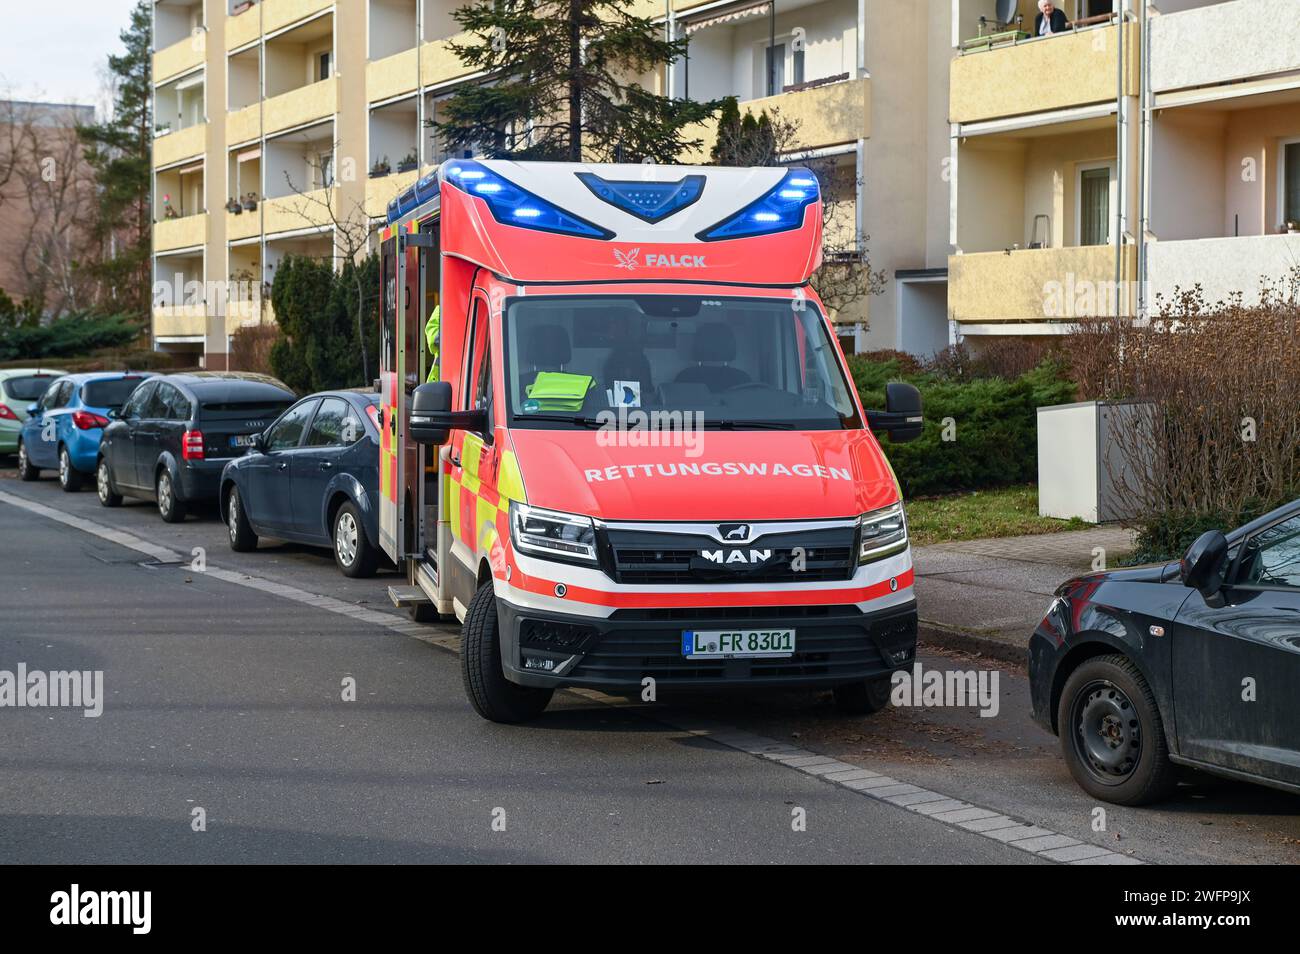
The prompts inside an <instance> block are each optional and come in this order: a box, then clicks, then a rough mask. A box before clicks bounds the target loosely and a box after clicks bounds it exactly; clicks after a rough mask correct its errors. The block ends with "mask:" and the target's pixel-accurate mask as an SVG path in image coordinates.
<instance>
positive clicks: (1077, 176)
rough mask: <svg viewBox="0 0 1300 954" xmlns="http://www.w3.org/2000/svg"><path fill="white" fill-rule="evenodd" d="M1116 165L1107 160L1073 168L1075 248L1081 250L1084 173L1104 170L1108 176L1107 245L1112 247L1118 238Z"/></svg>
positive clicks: (1112, 161)
mask: <svg viewBox="0 0 1300 954" xmlns="http://www.w3.org/2000/svg"><path fill="white" fill-rule="evenodd" d="M1117 168H1118V167H1117V163H1116V161H1115V160H1114V159H1107V160H1105V161H1104V162H1081V163H1079V164H1078V165H1076V166H1075V167H1074V244H1075V246H1076V247H1077V248H1083V247H1084V245H1083V174H1084V173H1085V172H1094V171H1096V170H1097V169H1105V170H1106V172H1107V174H1108V179H1109V183H1110V187H1109V189H1108V190H1107V197H1106V218H1107V220H1108V221H1107V225H1106V235H1107V240H1106V244H1107V245H1114V244H1115V240H1116V239H1117V238H1118V235H1117V234H1116V222H1115V210H1116V208H1117V205H1116V203H1117V202H1118V201H1119V183H1118V181H1116V172H1117ZM1088 247H1090V248H1091V247H1093V246H1088Z"/></svg>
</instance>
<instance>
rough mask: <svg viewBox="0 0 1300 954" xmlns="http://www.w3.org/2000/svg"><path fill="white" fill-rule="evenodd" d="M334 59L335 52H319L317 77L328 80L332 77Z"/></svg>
mask: <svg viewBox="0 0 1300 954" xmlns="http://www.w3.org/2000/svg"><path fill="white" fill-rule="evenodd" d="M333 61H334V57H333V54H332V53H330V52H329V51H326V52H324V53H320V54H317V57H316V63H317V66H316V70H317V73H318V74H319V75H318V76H317V77H316V78H317V79H323V80H327V79H329V78H330V65H331V64H332V63H333Z"/></svg>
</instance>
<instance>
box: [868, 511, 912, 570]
mask: <svg viewBox="0 0 1300 954" xmlns="http://www.w3.org/2000/svg"><path fill="white" fill-rule="evenodd" d="M858 540H859V541H860V543H859V545H858V563H860V564H861V563H871V562H872V561H873V560H882V559H884V558H885V557H887V556H893V555H894V554H895V553H901V552H903V551H904V550H906V549H907V516H906V515H905V514H904V513H903V505H902V504H901V503H896V504H891V505H890V506H888V507H882V508H881V509H880V510H873V511H871V513H864V514H863V515H862V516H861V517H859V518H858Z"/></svg>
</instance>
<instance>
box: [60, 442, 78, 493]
mask: <svg viewBox="0 0 1300 954" xmlns="http://www.w3.org/2000/svg"><path fill="white" fill-rule="evenodd" d="M81 483H82V476H81V471H79V470H77V468H75V467H73V466H72V456H71V455H70V454H69V453H68V449H67V448H66V447H60V448H59V486H60V487H61V488H63V491H64V493H69V494H75V493H77V491H79V490H81Z"/></svg>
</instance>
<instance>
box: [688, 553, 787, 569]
mask: <svg viewBox="0 0 1300 954" xmlns="http://www.w3.org/2000/svg"><path fill="white" fill-rule="evenodd" d="M700 556H702V557H703V558H704V559H706V560H708V561H709V562H710V563H718V564H721V565H722V566H731V565H733V564H736V563H739V564H742V565H743V566H754V565H756V564H759V563H766V562H767V561H768V560H770V559H772V551H771V550H701V551H700Z"/></svg>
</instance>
